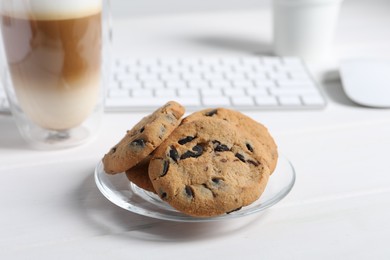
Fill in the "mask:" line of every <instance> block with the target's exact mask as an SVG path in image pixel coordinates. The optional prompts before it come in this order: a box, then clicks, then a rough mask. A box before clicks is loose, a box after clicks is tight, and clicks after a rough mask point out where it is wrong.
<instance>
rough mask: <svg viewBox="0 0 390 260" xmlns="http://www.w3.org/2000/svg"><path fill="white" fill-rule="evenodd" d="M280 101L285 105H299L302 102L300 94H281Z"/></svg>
mask: <svg viewBox="0 0 390 260" xmlns="http://www.w3.org/2000/svg"><path fill="white" fill-rule="evenodd" d="M279 102H280V104H281V105H284V106H299V105H301V104H302V103H301V100H300V98H299V97H298V96H281V97H279Z"/></svg>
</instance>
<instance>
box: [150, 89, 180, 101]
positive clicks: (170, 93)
mask: <svg viewBox="0 0 390 260" xmlns="http://www.w3.org/2000/svg"><path fill="white" fill-rule="evenodd" d="M154 94H155V96H156V97H172V98H173V99H175V98H176V97H177V95H176V90H175V89H161V88H160V89H156V90H155V93H154Z"/></svg>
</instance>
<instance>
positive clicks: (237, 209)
mask: <svg viewBox="0 0 390 260" xmlns="http://www.w3.org/2000/svg"><path fill="white" fill-rule="evenodd" d="M240 209H242V207H239V208H236V209H233V210H231V211H229V212H226V214H230V213H232V212H235V211H239V210H240Z"/></svg>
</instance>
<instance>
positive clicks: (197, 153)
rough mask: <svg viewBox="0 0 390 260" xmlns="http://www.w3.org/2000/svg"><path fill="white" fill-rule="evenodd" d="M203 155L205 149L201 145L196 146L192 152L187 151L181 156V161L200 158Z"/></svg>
mask: <svg viewBox="0 0 390 260" xmlns="http://www.w3.org/2000/svg"><path fill="white" fill-rule="evenodd" d="M202 154H203V147H202V146H201V145H195V146H194V147H193V148H192V151H187V152H185V153H183V154H182V156H180V159H182V160H184V159H187V158H190V157H193V158H198V157H199V156H201V155H202Z"/></svg>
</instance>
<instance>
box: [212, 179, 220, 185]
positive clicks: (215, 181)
mask: <svg viewBox="0 0 390 260" xmlns="http://www.w3.org/2000/svg"><path fill="white" fill-rule="evenodd" d="M211 181H212V182H214V184H221V181H223V180H222V179H221V178H212V179H211Z"/></svg>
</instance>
